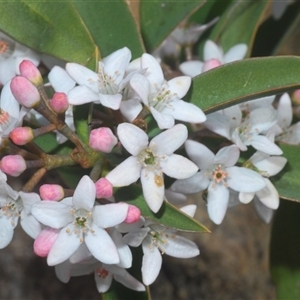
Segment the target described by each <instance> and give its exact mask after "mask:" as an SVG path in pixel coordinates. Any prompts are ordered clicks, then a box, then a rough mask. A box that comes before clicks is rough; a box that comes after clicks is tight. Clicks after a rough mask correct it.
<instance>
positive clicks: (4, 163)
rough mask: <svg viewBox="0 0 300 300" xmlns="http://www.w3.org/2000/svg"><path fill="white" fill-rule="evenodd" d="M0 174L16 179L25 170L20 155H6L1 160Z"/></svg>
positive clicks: (23, 160) (23, 161)
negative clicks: (0, 172)
mask: <svg viewBox="0 0 300 300" xmlns="http://www.w3.org/2000/svg"><path fill="white" fill-rule="evenodd" d="M0 169H1V171H2V172H4V173H6V174H8V175H11V176H14V177H17V176H19V175H20V174H22V173H23V172H24V171H25V170H26V161H25V159H24V158H23V157H22V156H21V155H7V156H4V157H3V158H2V160H1V166H0Z"/></svg>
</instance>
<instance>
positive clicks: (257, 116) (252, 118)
mask: <svg viewBox="0 0 300 300" xmlns="http://www.w3.org/2000/svg"><path fill="white" fill-rule="evenodd" d="M276 121H277V112H276V110H275V109H274V108H273V107H271V106H268V107H261V108H257V109H254V110H252V111H251V112H250V114H249V123H250V124H251V129H250V131H251V132H255V133H256V134H257V133H261V132H262V131H265V130H268V129H269V128H271V127H272V126H273V125H274V124H275V123H276Z"/></svg>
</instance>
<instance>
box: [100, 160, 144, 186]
mask: <svg viewBox="0 0 300 300" xmlns="http://www.w3.org/2000/svg"><path fill="white" fill-rule="evenodd" d="M140 175H141V165H140V164H139V162H138V160H137V158H136V157H135V156H130V157H128V158H127V159H125V160H124V161H123V162H122V163H121V164H119V165H118V166H116V167H115V168H114V169H113V170H112V171H110V172H109V173H108V174H107V175H106V177H105V178H106V179H107V180H108V181H109V182H110V183H111V184H112V185H113V186H114V187H117V186H127V185H130V184H132V183H134V182H136V181H137V180H138V179H139V178H140Z"/></svg>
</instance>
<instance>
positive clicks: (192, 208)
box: [180, 204, 197, 218]
mask: <svg viewBox="0 0 300 300" xmlns="http://www.w3.org/2000/svg"><path fill="white" fill-rule="evenodd" d="M180 210H181V211H182V212H184V213H185V214H187V215H188V216H190V217H192V218H193V217H194V215H195V213H196V210H197V205H195V204H189V205H185V206H183V207H181V208H180Z"/></svg>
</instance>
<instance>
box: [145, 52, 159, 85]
mask: <svg viewBox="0 0 300 300" xmlns="http://www.w3.org/2000/svg"><path fill="white" fill-rule="evenodd" d="M141 68H142V69H145V70H146V73H145V74H144V75H145V76H146V77H147V79H148V80H149V81H150V83H151V85H152V86H156V87H157V88H160V86H161V85H162V83H163V81H164V75H163V71H162V69H161V67H160V65H159V63H158V62H157V60H156V58H155V57H153V56H152V55H150V54H148V53H144V54H143V55H142V58H141Z"/></svg>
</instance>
